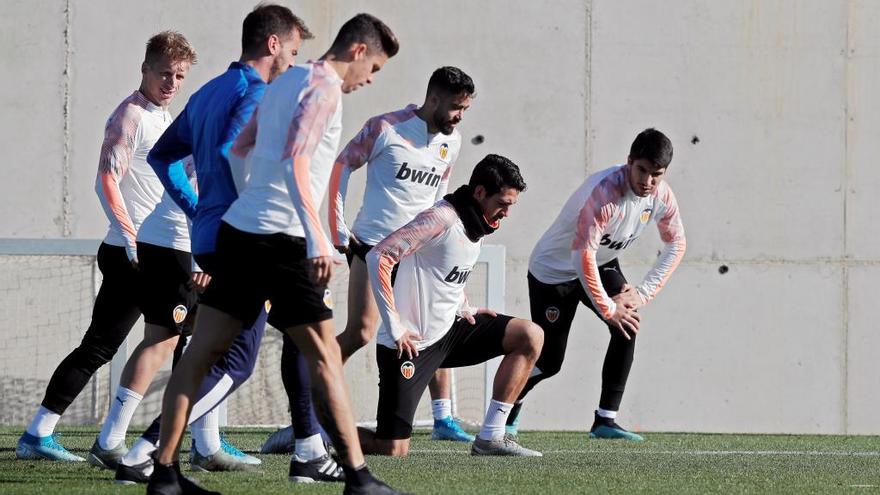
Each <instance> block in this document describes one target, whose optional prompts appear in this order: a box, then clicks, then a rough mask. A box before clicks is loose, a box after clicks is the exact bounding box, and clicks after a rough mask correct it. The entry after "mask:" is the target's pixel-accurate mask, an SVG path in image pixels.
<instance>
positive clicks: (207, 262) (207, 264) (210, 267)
mask: <svg viewBox="0 0 880 495" xmlns="http://www.w3.org/2000/svg"><path fill="white" fill-rule="evenodd" d="M193 259H194V260H196V264H197V265H199V268H200V269H201V270H202V271H203V272H205V273H207V274H208V275H210V276H212V277H213V276H214V269H215V268H217V253H213V252H211V253H201V254H194V255H193Z"/></svg>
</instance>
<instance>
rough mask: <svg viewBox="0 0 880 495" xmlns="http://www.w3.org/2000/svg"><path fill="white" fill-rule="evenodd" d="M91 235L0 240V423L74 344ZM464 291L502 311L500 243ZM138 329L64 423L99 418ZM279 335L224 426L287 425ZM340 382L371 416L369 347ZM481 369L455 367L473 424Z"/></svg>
mask: <svg viewBox="0 0 880 495" xmlns="http://www.w3.org/2000/svg"><path fill="white" fill-rule="evenodd" d="M97 247H98V241H91V240H66V239H65V240H45V239H42V240H27V239H0V295H2V297H0V328H2V334H3V336H4V338H3V339H2V340H0V398H2V400H0V424H2V425H22V424H25V423H26V422H27V421H29V420H30V417H31V415H32V414H33V412H34V411H35V410H36V408H37V407H38V406H39V403H40V401H41V400H42V397H43V394H44V392H45V390H46V385H47V384H48V381H49V378H50V377H51V375H52V372H53V371H54V370H55V367H56V366H57V365H58V363H59V362H61V360H62V359H63V358H64V357H65V356H66V355H67V354H68V353H69V352H70V351H71V350H72V349H73V348H74V347H76V346H77V345H79V341H80V339H81V338H82V335H83V333H84V332H85V330H86V328H87V327H88V325H89V320H90V318H91V311H92V304H93V302H94V296H95V294H96V290H97V288H98V287H99V286H100V280H101V274H100V271H99V270H98V269H97V266H96V263H95V253H97ZM347 286H348V270H347V267H343V268H342V269H337V270H336V271H335V272H334V276H333V281H332V283H331V290H332V291H333V299H334V315H335V324H336V328H337V331H341V330H342V329H343V328H344V327H345V320H346V307H345V306H346V304H345V302H346V298H347ZM466 290H467V293H468V298H469V299H470V301H471V303H472V304H474V305H478V306H486V307H491V308H493V309H495V310H498V311H503V310H504V247H503V246H484V247H483V252H482V254H481V257H480V261H479V263H478V265H477V267H476V268H475V269H474V271H473V273H472V274H471V276H470V277H469V278H468V285H467V289H466ZM142 335H143V324H142V322H139V323H138V324H136V325H135V327H134V329H133V330H132V332H131V334H130V335H129V338H128V341H127V343H126V344H125V345H123V347H122V348H121V349H120V352H119V353H118V354H117V356H116V358H114V360H113V362H112V363H111V365H110V366H105V367H104V368H102V369H101V370H100V371H99V372H98V373H96V374H95V376H94V377H93V379H92V380H91V382H90V383H89V385H88V386H87V387H86V389H85V390H83V392H82V394H80V396H79V397H78V398H77V399H76V401H74V403H73V404H72V405H71V407H70V408H69V409H68V411H67V412H66V413H65V415H64V419H63V422H64V423H65V424H97V423H99V422H101V421H102V420H103V417H104V415H105V414H106V409H107V405H108V401H109V394H110V391H111V390H113V389H115V385H116V383H118V377H119V373H120V372H121V370H122V366H123V365H124V363H125V360H126V359H127V357H128V354H129V353H130V351H131V350H133V349H134V347H135V346H136V345H137V342H139V341H140V339H141V337H142ZM280 360H281V334H280V332H278V331H277V330H275V329H274V328H267V329H266V334H265V336H264V337H263V344H262V347H261V349H260V355H259V359H258V362H257V366H256V369H255V370H254V374H253V375H252V376H251V378H250V380H249V381H248V382H247V383H245V384H244V385H243V386H242V387H241V388H240V389H239V390H238V391H237V392H235V393H234V394H233V395H232V396H231V397H230V398H229V399H228V401H227V405H226V410H225V422H226V423H227V424H229V425H282V424H289V422H290V415H289V412H288V405H287V404H288V401H287V397H286V395H285V392H284V387H283V385H282V382H281V376H280ZM345 374H346V379H347V382H348V386H349V391H350V393H351V397H352V402H353V405H354V411H355V417H356V419H357V420H358V422H361V423H369V422H372V421H375V415H376V403H377V400H378V370H377V368H376V361H375V344H373V343H371V344H370V345H368V346H367V347H365V348H364V349H362V350H361V351H359V352H358V353H357V354H355V356H354V357H352V359H351V360H350V361H349V362H348V364H347V365H346V369H345ZM169 375H170V365H168V366H166V367H165V368H163V370H162V371H160V372H159V374H158V375H157V377H156V380H154V383H153V385H152V386H151V387H150V389H149V391H148V392H147V394H146V395H145V397H144V400H143V401H142V403H141V405H140V407H139V408H138V411H137V413H136V414H135V417H134V419H133V421H132V424H133V425H146V424H148V423H149V422H150V421H152V419H153V418H154V417H155V415H156V414H158V413H159V409H160V407H161V401H162V390H164V387H165V384H166V383H167V380H168V377H169ZM487 375H488V376H489V378H490V379H491V376H492V375H494V367H493V364H492V363H490V364H489V365H479V366H472V367H469V368H460V369H456V370H455V371H454V378H453V411H454V413H455V414H456V416H458V417H460V418H462V419H463V420H465V421H466V422H471V423H474V424H477V423H479V422H480V421H481V420H482V416H483V413H484V410H485V403H486V400H487V395H486V394H487V391H488V392H491V382H489V387H488V388H487ZM430 418H431V409H430V399H429V397H428V394H427V393H426V394H425V396H424V397H423V398H422V402H421V403H420V405H419V408H418V411H417V413H416V419H417V424H424V423H426V422H428V421H429V420H430Z"/></svg>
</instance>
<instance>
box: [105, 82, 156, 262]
mask: <svg viewBox="0 0 880 495" xmlns="http://www.w3.org/2000/svg"><path fill="white" fill-rule="evenodd" d="M169 125H171V114H169V113H168V112H167V111H166V110H165V109H163V108H162V107H159V106H157V105H154V104H153V103H151V102H150V101H149V100H148V99H147V98H146V97H145V96H144V95H143V94H142V93H141V92H140V91H135V92H134V93H132V95H131V96H129V97H128V98H126V99H125V100H123V101H122V103H120V104H119V106H118V107H116V110H114V111H113V114H112V115H110V118H109V119H108V120H107V124H106V126H105V128H104V143H103V144H102V145H101V156H100V158H99V160H98V176H97V178H96V180H95V192H96V193H97V194H98V199H99V200H100V201H101V207H102V208H104V213H105V214H106V215H107V218H108V219H109V220H110V228H109V229H108V230H107V235H106V237H104V242H105V243H107V244H109V245H111V246H122V247H125V251H126V254H128V259H129V260H132V261H136V260H137V248H136V246H135V240H136V239H137V235H138V229H140V227H141V224H142V223H143V221H144V219H145V218H147V215H149V214H150V212H152V211H153V209H154V208H155V207H156V204H157V203H158V202H159V200H160V199H161V198H162V193H163V192H164V190H165V189H164V188H163V187H162V183H161V182H160V181H159V178H158V177H157V176H156V173H155V172H153V168H152V167H150V165H149V164H148V163H147V154H148V153H149V152H150V149H152V148H153V145H154V144H156V141H158V140H159V136H161V135H162V133H163V132H165V129H166V128H167V127H168V126H169Z"/></svg>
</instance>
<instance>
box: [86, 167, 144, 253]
mask: <svg viewBox="0 0 880 495" xmlns="http://www.w3.org/2000/svg"><path fill="white" fill-rule="evenodd" d="M95 192H96V193H97V194H98V200H99V201H100V203H101V208H102V209H103V210H104V214H105V215H106V216H107V220H108V221H109V222H110V224H111V225H113V226H114V228H116V229H117V230H118V231H119V232H121V233H122V236H123V238H125V251H126V254H127V255H128V259H129V260H131V261H137V247H136V244H135V242H136V239H137V231H136V230H135V228H134V222H133V221H132V220H131V215H129V213H128V208H127V207H126V206H125V201H124V200H123V198H122V192H121V191H120V190H119V183H118V182H117V180H116V177H115V176H114V175H113V174H112V173H110V172H105V173H99V174H98V178H97V180H96V181H95Z"/></svg>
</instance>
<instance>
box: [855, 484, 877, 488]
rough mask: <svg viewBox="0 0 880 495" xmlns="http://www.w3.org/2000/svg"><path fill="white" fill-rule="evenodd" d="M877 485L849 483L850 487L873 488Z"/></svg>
mask: <svg viewBox="0 0 880 495" xmlns="http://www.w3.org/2000/svg"><path fill="white" fill-rule="evenodd" d="M875 486H877V485H849V487H850V488H874V487H875Z"/></svg>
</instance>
